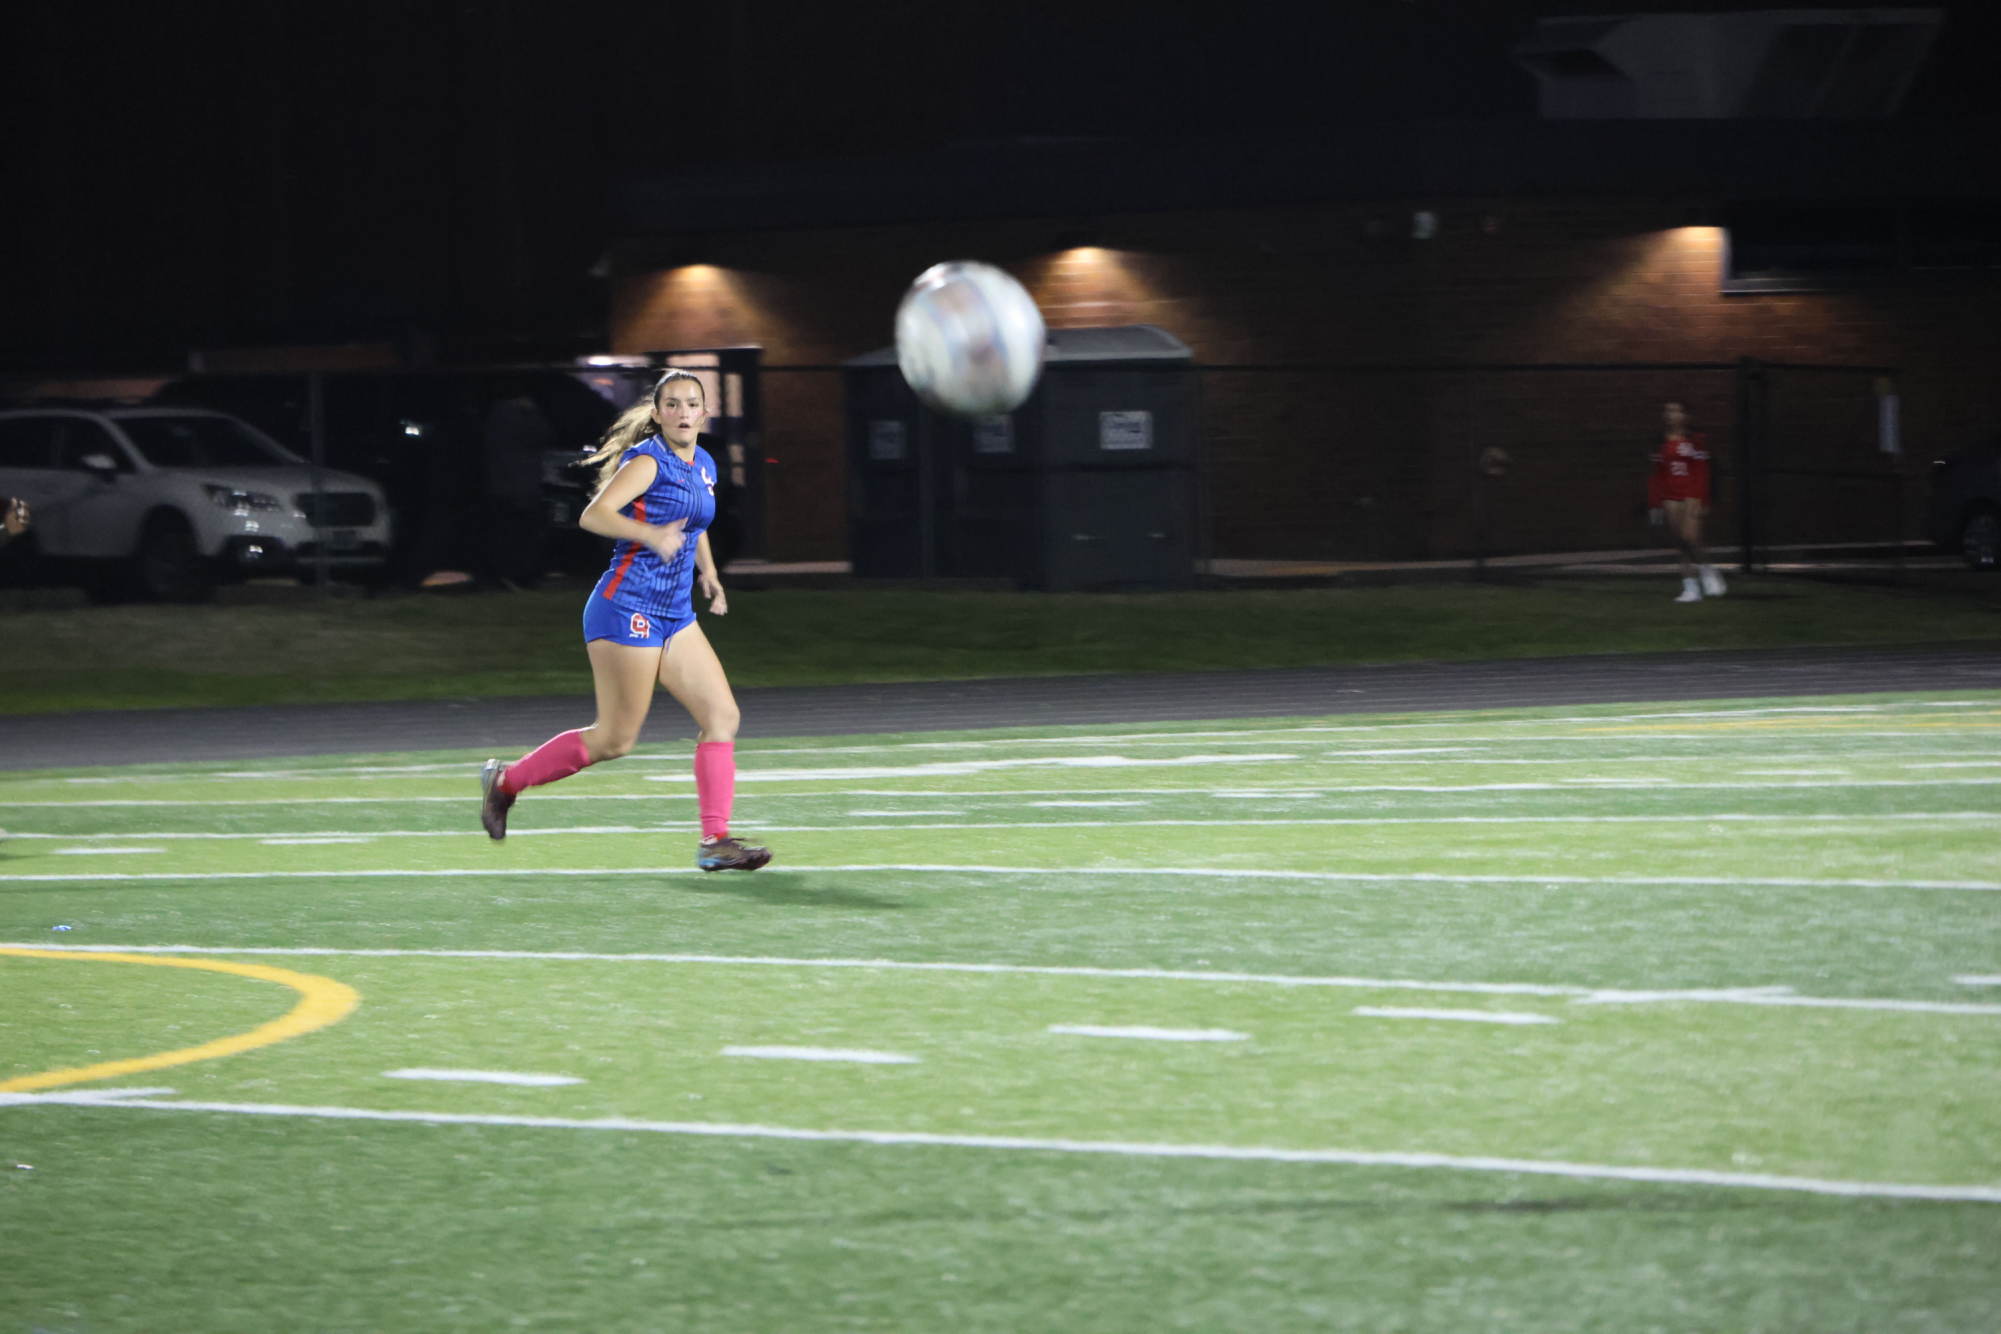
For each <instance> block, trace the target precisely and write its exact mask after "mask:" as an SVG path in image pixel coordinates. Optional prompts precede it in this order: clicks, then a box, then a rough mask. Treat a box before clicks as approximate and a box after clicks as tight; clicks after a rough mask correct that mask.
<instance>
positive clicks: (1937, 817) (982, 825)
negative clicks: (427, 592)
mask: <svg viewBox="0 0 2001 1334" xmlns="http://www.w3.org/2000/svg"><path fill="white" fill-rule="evenodd" d="M1219 795H1226V796H1227V795H1234V794H1219ZM1025 804H1027V805H1030V806H1082V807H1094V806H1145V805H1149V804H1150V803H1148V802H1143V801H1031V802H1027V803H1025ZM848 814H849V815H853V816H857V817H871V818H873V817H878V816H910V817H917V816H932V815H962V814H964V812H961V811H850V812H848ZM1883 820H1890V821H1900V822H1917V823H1930V822H1937V823H1944V824H1954V823H1962V822H1965V821H1974V822H1976V823H1978V822H1983V821H2001V811H1899V812H1889V813H1878V812H1863V813H1859V814H1840V813H1825V812H1815V813H1801V814H1797V815H1784V814H1775V815H1768V814H1747V813H1742V812H1728V811H1726V812H1716V813H1713V814H1709V815H1680V814H1660V815H1347V816H1308V817H1302V818H1299V819H1273V818H1269V817H1263V816H1244V817H1242V818H1238V819H1228V820H1170V819H1146V820H1025V821H1023V820H1017V821H1002V820H967V821H963V822H960V823H953V824H920V825H913V824H908V823H898V824H851V823H842V824H827V825H811V824H765V823H759V824H758V825H757V829H758V831H759V832H761V833H784V834H840V833H850V832H856V833H865V832H875V831H882V830H892V829H1072V828H1075V829H1120V828H1128V827H1130V828H1136V829H1138V828H1176V827H1182V826H1186V827H1188V828H1194V829H1204V828H1229V827H1231V826H1233V825H1260V826H1264V825H1270V826H1277V827H1290V826H1307V827H1311V826H1320V825H1362V826H1373V825H1439V824H1452V825H1460V824H1464V825H1483V824H1497V825H1518V824H1797V823H1802V822H1810V823H1817V824H1872V823H1875V822H1877V821H1883ZM685 832H686V830H685V829H684V828H683V827H682V826H681V825H679V824H668V823H664V822H663V823H660V824H651V825H568V826H562V827H556V828H547V829H522V828H515V829H510V830H508V837H510V838H530V837H549V836H552V835H588V836H597V835H603V834H669V835H679V834H683V833H685ZM5 837H7V838H19V839H31V840H36V841H41V842H64V843H81V842H88V841H90V840H93V839H102V840H117V839H126V838H130V837H132V835H130V834H48V833H37V832H32V831H25V830H17V831H14V832H12V833H9V834H7V835H5ZM146 837H147V838H149V839H155V840H165V839H174V840H179V841H182V842H232V841H234V842H241V841H244V840H249V839H255V840H257V841H258V842H260V843H265V844H269V845H272V846H274V847H293V846H299V847H306V846H313V845H317V844H340V843H368V842H372V841H373V840H375V839H378V838H485V837H486V834H485V833H484V832H483V831H481V830H478V829H378V830H372V831H363V830H326V831H315V832H310V833H264V834H257V833H251V834H246V833H237V832H226V833H223V832H214V833H212V832H206V831H204V832H198V833H171V834H157V833H149V834H147V835H146ZM65 851H71V850H68V849H66V850H65ZM73 851H78V852H81V851H95V849H74V850H73ZM106 851H152V852H160V851H164V849H160V848H152V849H130V848H118V849H106Z"/></svg>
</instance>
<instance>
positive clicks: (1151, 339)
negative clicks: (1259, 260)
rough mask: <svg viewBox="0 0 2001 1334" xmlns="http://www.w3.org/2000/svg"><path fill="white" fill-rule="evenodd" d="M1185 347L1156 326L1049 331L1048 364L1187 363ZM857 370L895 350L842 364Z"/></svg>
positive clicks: (890, 357) (890, 362)
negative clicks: (1078, 362)
mask: <svg viewBox="0 0 2001 1334" xmlns="http://www.w3.org/2000/svg"><path fill="white" fill-rule="evenodd" d="M1194 355H1195V354H1194V352H1192V351H1191V350H1190V349H1189V347H1188V344H1186V343H1184V342H1182V341H1181V340H1180V339H1179V338H1176V337H1175V336H1174V335H1173V334H1171V333H1169V332H1168V331H1167V330H1165V329H1163V328H1161V327H1160V326H1159V325H1157V324H1119V325H1113V326H1110V327H1108V328H1103V329H1051V330H1050V331H1049V353H1048V357H1047V361H1048V362H1049V363H1051V364H1054V363H1059V362H1072V361H1187V360H1189V359H1190V358H1192V357H1193V356H1194ZM841 364H842V365H843V366H851V367H856V368H862V367H868V366H894V365H895V364H896V349H895V348H893V347H879V348H877V349H876V350H875V351H873V352H864V353H862V354H861V355H860V356H859V357H850V358H849V359H848V360H846V361H844V362H842V363H841Z"/></svg>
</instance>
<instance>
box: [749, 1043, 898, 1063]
mask: <svg viewBox="0 0 2001 1334" xmlns="http://www.w3.org/2000/svg"><path fill="white" fill-rule="evenodd" d="M723 1055H725V1056H747V1057H750V1058H751V1059H753V1060H759V1061H842V1062H846V1063H848V1064H850V1065H916V1064H918V1058H917V1057H915V1056H903V1055H900V1054H898V1053H896V1052H893V1051H855V1050H851V1049H848V1048H842V1047H724V1048H723Z"/></svg>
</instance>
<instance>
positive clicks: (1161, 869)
mask: <svg viewBox="0 0 2001 1334" xmlns="http://www.w3.org/2000/svg"><path fill="white" fill-rule="evenodd" d="M902 827H905V828H907V827H908V826H902ZM779 869H780V870H784V871H794V872H800V873H811V874H814V875H841V874H851V873H859V874H871V875H872V874H877V873H881V872H892V871H893V872H909V873H914V874H922V875H1038V876H1040V875H1059V876H1069V877H1071V878H1073V879H1080V880H1081V879H1088V878H1089V877H1091V876H1103V875H1150V876H1194V877H1200V878H1203V879H1210V880H1304V881H1318V882H1323V883H1330V884H1338V883H1351V884H1392V885H1401V884H1445V885H1665V886H1669V887H1675V886H1683V885H1703V886H1709V887H1714V888H1721V889H1740V888H1771V889H1944V890H1973V891H1979V892H1983V893H1992V892H1996V891H2001V883H1997V882H1995V881H1990V880H1866V879H1859V878H1858V879H1835V880H1811V879H1807V878H1805V877H1797V876H1718V875H1479V874H1470V873H1460V872H1453V873H1448V872H1444V871H1277V870H1270V869H1266V868H1249V867H1246V868H1241V869H1236V868H1230V867H1222V866H984V865H953V864H947V863H931V862H882V863H877V864H872V865H864V866H803V865H789V864H788V865H781V866H780V867H779ZM694 874H699V872H698V871H697V868H695V867H692V866H688V867H661V866H561V867H543V868H539V869H538V868H531V867H491V868H487V867H474V866H466V867H451V868H438V867H430V868H425V869H423V870H346V871H341V870H308V871H106V872H103V873H102V874H98V875H89V874H82V873H79V874H74V875H64V874H55V873H48V874H39V875H37V874H27V875H19V874H9V875H0V884H56V883H62V882H66V881H79V882H100V883H108V882H112V881H144V880H347V879H352V880H399V879H402V880H428V879H447V880H449V879H465V878H468V877H474V876H493V877H513V876H534V875H542V876H599V875H609V876H669V875H694Z"/></svg>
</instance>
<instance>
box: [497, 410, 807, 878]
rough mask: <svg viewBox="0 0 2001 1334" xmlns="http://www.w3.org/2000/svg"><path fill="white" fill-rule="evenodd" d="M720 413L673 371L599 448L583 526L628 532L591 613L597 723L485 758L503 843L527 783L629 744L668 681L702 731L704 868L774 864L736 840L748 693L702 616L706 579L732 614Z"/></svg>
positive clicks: (698, 753) (720, 607) (700, 859)
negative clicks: (712, 417) (714, 539)
mask: <svg viewBox="0 0 2001 1334" xmlns="http://www.w3.org/2000/svg"><path fill="white" fill-rule="evenodd" d="M707 420H708V409H707V406H706V405H705V403H704V402H703V396H702V382H701V381H700V380H699V379H697V378H696V377H695V376H693V375H691V374H689V373H688V372H687V371H668V372H667V373H666V374H665V375H663V376H661V377H660V381H659V383H658V384H656V385H655V386H654V387H653V393H652V395H651V396H650V397H649V398H648V399H646V400H644V401H642V402H640V403H637V404H635V405H633V406H632V407H631V408H629V409H627V410H626V412H625V413H624V414H623V415H622V416H620V417H619V419H618V421H617V422H616V423H614V424H613V426H612V428H611V433H610V434H609V435H607V436H606V437H605V442H604V446H603V447H602V448H601V449H599V450H598V452H597V453H596V454H594V455H592V458H593V460H594V461H596V462H597V463H598V464H599V474H598V475H599V483H598V493H597V495H596V496H595V497H593V498H592V500H591V503H590V504H589V505H588V506H587V507H586V508H585V510H584V512H583V514H582V515H581V516H579V517H578V520H577V523H578V525H579V526H580V527H582V528H584V529H585V530H586V531H588V532H593V533H597V534H599V535H601V536H604V537H612V538H617V539H618V545H617V546H616V547H615V548H614V549H613V551H612V556H611V568H610V569H608V570H606V571H605V574H604V578H602V579H600V580H599V581H598V586H597V587H596V588H595V589H593V590H591V596H590V599H589V600H588V602H587V603H586V604H585V608H584V648H585V650H586V651H587V652H588V653H589V654H590V659H591V675H592V677H593V678H595V680H596V682H597V697H598V716H597V721H596V722H595V723H593V724H591V725H590V726H589V727H581V728H578V729H577V730H576V731H574V732H563V733H560V734H558V735H556V736H554V737H551V738H550V739H549V740H548V741H545V742H543V743H542V744H541V745H540V746H538V747H536V748H535V749H534V750H532V751H530V752H529V753H528V754H526V755H524V756H522V757H521V758H520V759H518V760H516V761H515V762H514V763H512V764H502V763H501V762H500V761H499V760H488V761H487V762H486V768H485V769H484V770H483V771H482V772H481V774H480V811H479V815H480V823H481V824H483V825H484V826H485V827H486V832H487V836H488V837H489V838H492V839H493V840H494V841H496V842H498V841H499V840H501V839H503V838H506V837H507V811H508V808H509V807H511V806H513V805H514V799H515V797H517V796H518V795H520V793H521V792H522V791H523V790H524V789H527V788H531V787H538V786H540V785H541V784H543V783H553V782H555V781H556V780H557V779H559V778H567V777H569V776H570V775H571V774H573V773H575V772H577V771H578V770H579V769H582V768H584V767H585V766H587V765H592V764H596V763H598V762H599V761H601V760H615V759H617V758H618V757H619V756H621V755H625V754H627V753H629V752H630V751H631V750H632V748H633V746H634V745H635V744H636V743H637V742H638V740H639V729H640V726H641V724H643V723H644V722H645V721H646V714H647V710H648V709H649V708H650V707H651V706H652V704H653V689H654V686H655V684H656V683H657V684H659V685H663V686H665V687H667V693H669V694H670V695H672V696H673V697H674V698H675V699H677V700H679V701H680V702H681V704H682V706H683V707H684V708H686V709H687V710H688V713H689V714H690V716H692V717H693V718H694V720H695V725H696V726H697V727H698V728H699V729H700V731H699V732H698V733H697V734H696V737H695V796H696V801H697V803H698V804H699V806H700V807H701V815H702V841H701V844H700V845H699V847H698V848H697V849H696V853H695V864H696V865H697V866H699V867H701V869H702V870H704V871H755V870H756V869H757V868H758V867H760V866H763V865H764V864H765V863H766V862H768V861H770V860H771V852H770V850H769V849H766V848H759V847H752V846H750V845H749V844H746V843H743V842H740V841H739V840H737V839H734V838H731V837H730V832H729V824H730V804H731V801H732V800H733V798H734V797H735V795H736V753H735V745H736V729H737V721H738V719H737V706H736V697H735V696H734V695H732V694H731V693H730V683H729V678H728V677H726V676H724V675H723V665H722V663H721V662H720V661H718V660H717V658H716V651H715V650H714V649H713V648H710V647H709V641H708V637H707V636H706V635H704V634H703V633H702V627H701V626H699V625H697V624H695V608H694V604H693V601H692V595H693V592H694V587H695V584H696V582H697V581H698V580H699V582H700V585H701V590H702V594H703V596H704V597H707V598H708V599H709V612H710V614H711V615H715V616H721V615H723V614H725V613H726V612H728V611H729V602H728V600H727V599H726V598H725V597H724V595H723V585H722V580H721V579H720V578H719V577H718V575H717V571H716V561H715V557H714V556H713V555H711V554H710V552H709V535H708V533H707V532H706V531H705V530H706V529H707V528H708V526H709V523H710V521H711V520H713V519H714V518H715V517H716V462H715V460H714V459H712V458H710V457H709V454H708V451H706V450H704V449H702V448H701V447H700V446H699V445H697V444H696V443H695V441H696V438H697V437H698V436H699V435H700V434H701V430H702V425H703V423H704V422H706V421H707Z"/></svg>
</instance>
